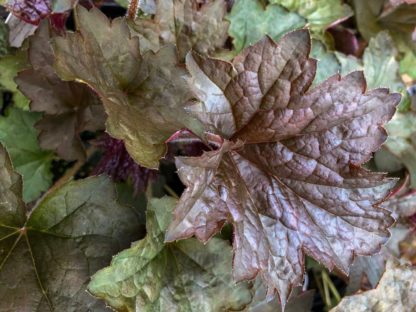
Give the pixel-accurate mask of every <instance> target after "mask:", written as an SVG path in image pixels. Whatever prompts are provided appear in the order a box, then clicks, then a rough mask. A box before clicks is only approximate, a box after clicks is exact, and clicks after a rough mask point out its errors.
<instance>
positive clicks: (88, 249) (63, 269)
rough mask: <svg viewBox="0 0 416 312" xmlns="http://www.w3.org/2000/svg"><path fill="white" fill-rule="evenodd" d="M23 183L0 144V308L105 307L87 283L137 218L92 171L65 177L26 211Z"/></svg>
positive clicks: (129, 236) (132, 231)
mask: <svg viewBox="0 0 416 312" xmlns="http://www.w3.org/2000/svg"><path fill="white" fill-rule="evenodd" d="M21 196H22V180H21V177H20V176H19V175H18V174H17V173H16V172H15V171H14V170H13V167H12V164H11V162H10V158H9V156H8V154H7V152H6V151H5V149H4V148H3V147H1V146H0V198H1V202H0V311H19V312H33V311H39V312H44V311H68V312H78V311H87V310H88V311H108V310H107V309H106V307H105V306H104V304H103V303H102V302H100V301H99V300H97V299H95V298H93V297H91V296H89V295H88V294H87V292H86V286H87V283H88V281H89V278H90V276H91V275H92V274H94V273H95V272H96V271H97V270H99V269H101V268H102V267H104V266H105V265H107V264H108V263H109V261H110V260H111V256H112V255H113V254H114V253H116V252H118V251H119V250H121V249H123V248H126V246H127V245H128V244H129V243H130V242H131V241H133V240H134V239H136V238H137V236H136V234H137V231H138V230H139V229H140V223H139V221H138V218H137V215H136V214H135V212H134V211H133V210H131V208H128V207H125V206H121V205H119V204H118V203H117V202H116V194H115V188H114V185H113V184H112V183H111V181H110V179H109V178H108V177H104V176H99V177H93V178H88V179H85V180H79V181H74V182H69V183H67V184H65V185H63V186H62V187H60V188H58V189H56V190H55V191H53V192H51V193H50V194H48V195H47V196H46V197H44V198H43V199H42V200H41V201H40V202H39V203H38V204H37V206H36V207H35V208H34V209H33V210H32V211H31V213H30V214H29V216H28V217H27V216H26V212H27V207H25V205H24V203H23V201H22V197H21Z"/></svg>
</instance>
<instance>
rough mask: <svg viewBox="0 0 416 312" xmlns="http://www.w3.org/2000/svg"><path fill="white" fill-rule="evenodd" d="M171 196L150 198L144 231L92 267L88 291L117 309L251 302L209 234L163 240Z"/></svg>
mask: <svg viewBox="0 0 416 312" xmlns="http://www.w3.org/2000/svg"><path fill="white" fill-rule="evenodd" d="M175 204H176V200H174V199H172V198H169V197H165V198H162V199H152V200H150V203H149V206H148V210H147V218H146V223H147V225H146V227H147V236H146V238H144V239H143V240H141V241H138V242H136V243H135V244H133V246H132V247H131V248H130V249H127V250H124V251H122V252H121V253H119V254H118V255H116V256H115V257H114V258H113V261H112V262H111V266H109V267H107V268H104V269H102V270H101V271H99V272H97V273H96V274H95V275H94V276H93V277H92V279H91V282H90V284H89V285H88V289H89V291H90V292H91V293H92V294H93V295H94V296H97V297H99V298H102V299H104V300H106V302H107V303H108V304H109V305H110V306H111V307H113V308H115V309H117V311H131V312H133V311H149V312H150V311H181V312H191V311H204V312H216V311H230V310H231V311H239V310H241V309H243V308H244V307H245V305H247V304H248V303H249V302H250V301H251V293H250V290H249V288H248V285H247V284H245V283H240V284H235V283H234V282H233V280H232V276H231V259H232V252H231V248H230V246H229V245H228V243H226V242H225V241H223V240H222V239H219V238H214V239H212V240H211V241H210V242H209V243H208V244H206V245H203V244H202V243H200V242H198V241H197V240H196V239H193V238H191V239H188V240H186V241H181V242H178V243H170V244H165V243H164V236H165V230H166V228H167V226H168V224H169V223H170V221H171V213H172V210H173V208H174V206H175Z"/></svg>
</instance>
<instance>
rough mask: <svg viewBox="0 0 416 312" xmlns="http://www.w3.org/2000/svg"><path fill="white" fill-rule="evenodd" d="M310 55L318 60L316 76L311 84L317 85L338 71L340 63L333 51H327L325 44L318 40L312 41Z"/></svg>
mask: <svg viewBox="0 0 416 312" xmlns="http://www.w3.org/2000/svg"><path fill="white" fill-rule="evenodd" d="M311 57H313V58H314V59H317V60H318V64H317V68H316V76H315V79H314V80H313V85H318V84H320V83H321V82H323V81H325V80H326V79H328V78H329V77H331V76H332V75H335V74H337V73H339V72H340V70H341V65H340V63H339V62H338V60H337V57H336V56H335V54H334V53H332V52H330V51H328V49H327V48H326V46H325V45H324V44H323V43H322V42H320V41H318V40H313V41H312V51H311Z"/></svg>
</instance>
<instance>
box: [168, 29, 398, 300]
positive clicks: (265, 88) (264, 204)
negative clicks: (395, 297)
mask: <svg viewBox="0 0 416 312" xmlns="http://www.w3.org/2000/svg"><path fill="white" fill-rule="evenodd" d="M310 45H311V43H310V35H309V32H308V31H307V30H300V31H295V32H292V33H289V34H288V35H286V36H285V37H283V39H281V41H280V42H279V43H275V42H274V41H273V40H272V39H270V38H269V37H266V38H264V39H263V40H261V41H260V42H258V43H256V44H255V45H254V46H251V47H249V48H247V49H245V50H244V51H243V52H241V53H240V54H239V55H238V56H237V57H235V58H234V60H233V62H232V63H228V62H224V61H220V60H215V59H209V58H203V57H200V56H198V55H197V54H194V55H193V56H192V55H189V58H188V60H187V66H188V69H189V71H190V72H191V74H192V78H193V80H194V87H195V92H196V93H197V94H198V96H199V98H200V102H199V103H196V104H194V105H193V106H190V107H189V110H190V111H192V112H193V113H194V114H195V115H196V116H198V118H199V119H200V120H201V122H203V123H204V124H205V126H206V130H207V131H209V132H212V133H214V134H215V135H217V136H220V137H222V139H221V138H219V139H217V141H221V140H222V144H220V146H219V148H218V149H217V150H213V151H209V152H206V153H204V154H203V155H202V156H201V157H191V158H187V157H179V158H177V159H176V165H177V168H178V173H179V176H180V178H181V180H182V182H183V183H184V184H185V185H186V187H187V189H186V191H185V192H184V194H183V195H182V197H181V199H180V201H179V204H178V206H177V208H176V210H175V212H174V219H173V222H172V223H171V225H170V226H169V229H168V232H167V236H166V239H167V241H174V240H178V239H184V238H187V237H190V236H193V235H195V236H196V237H197V238H198V239H200V240H202V241H204V242H206V241H208V240H209V239H210V238H211V237H212V236H213V235H214V234H216V233H217V232H218V231H219V230H220V229H221V228H222V226H223V225H224V223H225V222H230V223H232V224H233V226H234V266H233V268H234V277H235V279H236V280H237V281H240V280H245V279H253V278H254V277H255V276H256V275H257V274H259V273H260V275H261V276H262V278H263V280H264V281H265V283H266V285H267V286H268V288H269V291H270V292H271V293H273V292H274V291H275V290H277V291H278V293H279V295H280V299H281V302H282V303H283V305H284V304H285V302H286V301H287V298H288V297H289V294H290V291H291V289H292V287H293V286H297V285H299V284H301V282H302V280H303V273H304V255H305V254H308V255H310V256H312V257H313V258H315V259H316V260H318V261H319V262H321V263H323V264H324V265H325V266H326V267H328V268H329V269H333V268H334V267H337V268H339V269H340V270H342V271H344V272H346V273H347V272H348V269H349V265H350V264H351V262H352V260H353V257H354V255H355V254H362V255H367V254H372V253H375V252H377V251H378V250H379V248H380V244H382V243H384V242H385V241H386V240H387V238H388V236H389V233H388V230H387V229H388V227H389V226H390V225H391V224H392V223H393V219H392V218H391V217H390V213H389V212H388V211H386V210H384V209H382V208H379V207H378V206H377V204H378V203H380V202H381V201H382V200H383V199H384V198H385V197H386V195H387V194H388V193H389V190H390V188H391V187H392V186H393V185H394V183H395V181H392V180H390V179H387V178H386V177H385V175H383V174H379V173H373V172H369V171H366V170H364V169H363V168H361V167H360V165H361V164H363V163H364V162H366V161H368V160H369V159H370V157H371V155H372V153H373V152H374V151H376V150H377V149H379V147H380V145H381V144H382V143H383V142H384V141H385V139H386V136H387V135H386V132H385V130H384V128H383V125H384V124H385V123H386V122H387V121H388V120H389V119H390V118H391V117H392V115H393V114H394V112H395V106H396V105H397V103H398V102H399V100H400V95H399V94H390V93H389V92H388V90H387V89H375V90H370V91H367V92H366V84H365V79H364V75H363V73H362V72H353V73H351V74H349V75H347V76H345V77H342V78H341V77H340V76H339V75H335V76H332V77H331V78H329V79H328V80H326V81H325V82H323V83H322V84H320V85H318V86H317V87H315V88H313V89H311V90H308V89H309V86H310V85H311V83H312V81H313V79H314V77H315V71H316V61H315V60H313V59H310V58H309V57H308V56H309V51H310Z"/></svg>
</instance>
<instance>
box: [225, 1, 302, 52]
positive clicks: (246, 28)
mask: <svg viewBox="0 0 416 312" xmlns="http://www.w3.org/2000/svg"><path fill="white" fill-rule="evenodd" d="M228 19H229V20H230V28H229V30H228V33H229V34H230V36H231V37H233V43H234V47H235V50H236V52H239V51H241V50H242V49H243V48H245V47H247V46H249V45H252V44H254V43H256V42H257V41H259V40H260V39H261V38H263V37H264V36H265V35H268V36H270V37H271V38H273V39H274V40H278V39H280V37H282V36H283V35H284V34H285V33H287V32H289V31H292V30H295V29H298V28H302V27H303V26H305V24H306V21H305V20H304V19H303V18H302V17H300V16H299V15H297V14H296V13H290V12H288V11H287V10H285V9H283V8H282V7H281V6H278V5H275V4H269V5H268V6H266V7H264V6H263V5H262V3H261V2H260V1H257V0H236V1H235V3H234V5H233V8H232V10H231V13H230V14H229V15H228Z"/></svg>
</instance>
